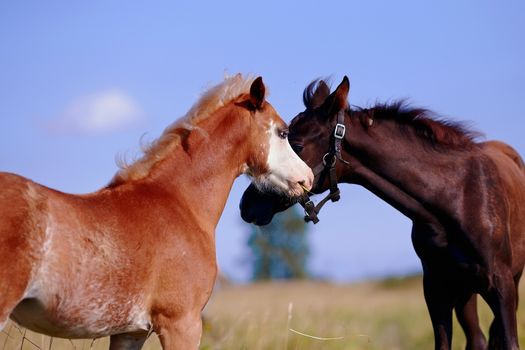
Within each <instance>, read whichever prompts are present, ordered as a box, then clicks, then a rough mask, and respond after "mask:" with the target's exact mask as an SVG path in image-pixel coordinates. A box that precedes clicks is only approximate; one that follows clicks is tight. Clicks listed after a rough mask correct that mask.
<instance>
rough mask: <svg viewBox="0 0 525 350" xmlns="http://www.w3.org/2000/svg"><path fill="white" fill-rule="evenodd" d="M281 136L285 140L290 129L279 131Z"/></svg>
mask: <svg viewBox="0 0 525 350" xmlns="http://www.w3.org/2000/svg"><path fill="white" fill-rule="evenodd" d="M279 137H280V138H282V139H283V140H286V139H287V138H288V130H281V131H279Z"/></svg>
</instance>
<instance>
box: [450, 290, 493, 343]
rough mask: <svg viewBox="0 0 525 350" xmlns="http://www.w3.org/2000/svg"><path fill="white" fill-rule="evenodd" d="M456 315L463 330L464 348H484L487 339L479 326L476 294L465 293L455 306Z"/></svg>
mask: <svg viewBox="0 0 525 350" xmlns="http://www.w3.org/2000/svg"><path fill="white" fill-rule="evenodd" d="M455 310H456V317H457V319H458V321H459V324H460V325H461V328H463V332H465V338H466V339H467V345H466V347H465V349H466V350H486V349H487V340H486V339H485V336H484V335H483V332H482V331H481V328H480V327H479V319H478V305H477V294H474V293H470V294H468V293H467V294H465V295H464V296H463V297H461V298H459V299H458V301H457V302H456V306H455Z"/></svg>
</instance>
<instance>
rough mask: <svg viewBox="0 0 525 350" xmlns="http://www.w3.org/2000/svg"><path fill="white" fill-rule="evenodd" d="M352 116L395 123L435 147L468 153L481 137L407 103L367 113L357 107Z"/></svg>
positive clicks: (401, 102)
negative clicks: (409, 129) (457, 149)
mask: <svg viewBox="0 0 525 350" xmlns="http://www.w3.org/2000/svg"><path fill="white" fill-rule="evenodd" d="M351 113H352V114H356V113H357V114H358V118H366V117H367V116H370V117H373V118H374V119H377V120H378V121H380V120H393V121H395V122H396V123H397V124H398V125H399V126H400V127H401V128H403V129H405V130H406V128H407V127H409V128H411V129H413V130H414V131H415V133H416V134H417V135H419V136H420V137H421V138H422V139H424V140H426V141H428V142H430V144H431V145H432V146H436V147H438V146H446V147H448V148H451V147H452V148H462V149H469V148H472V147H475V146H476V145H477V143H476V139H477V138H479V137H481V136H482V134H481V133H479V132H477V131H474V130H471V129H470V128H469V127H468V126H467V125H466V124H465V123H462V122H456V121H451V120H447V119H444V118H441V117H440V116H438V115H436V114H435V113H434V112H432V111H430V110H428V109H424V108H413V107H411V106H410V105H409V104H408V103H406V101H404V100H401V101H396V102H394V103H390V104H386V103H385V104H377V105H375V106H374V107H372V108H366V109H364V108H359V107H354V109H353V110H351ZM362 121H363V120H362ZM363 123H364V121H363Z"/></svg>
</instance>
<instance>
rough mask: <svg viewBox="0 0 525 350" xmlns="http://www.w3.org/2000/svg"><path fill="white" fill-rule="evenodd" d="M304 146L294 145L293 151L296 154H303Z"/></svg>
mask: <svg viewBox="0 0 525 350" xmlns="http://www.w3.org/2000/svg"><path fill="white" fill-rule="evenodd" d="M303 148H304V146H303V145H299V144H297V143H296V144H294V145H292V149H293V150H294V152H295V153H301V151H302V150H303Z"/></svg>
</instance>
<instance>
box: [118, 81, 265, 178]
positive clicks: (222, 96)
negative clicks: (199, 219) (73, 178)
mask: <svg viewBox="0 0 525 350" xmlns="http://www.w3.org/2000/svg"><path fill="white" fill-rule="evenodd" d="M254 80H255V78H254V77H252V76H248V77H246V78H244V77H243V76H242V75H241V74H240V73H239V74H236V75H234V76H231V77H226V78H225V79H224V81H223V82H222V83H220V84H218V85H215V86H213V87H211V88H210V89H208V90H207V91H206V92H204V93H203V94H202V96H201V98H200V99H199V100H198V101H197V102H196V103H195V104H194V105H193V106H192V107H191V108H190V110H189V111H188V112H187V113H186V115H184V116H183V117H181V118H180V119H178V120H177V121H175V122H174V123H172V124H171V125H169V126H168V127H167V128H166V129H164V132H163V133H162V135H161V136H160V137H159V138H158V139H157V140H155V141H153V142H151V143H150V144H149V145H148V146H146V147H143V150H142V152H143V156H142V157H141V158H139V159H138V160H136V161H134V162H133V163H131V164H128V163H127V162H126V161H125V160H117V165H118V167H119V168H120V170H119V171H118V172H117V174H116V175H115V177H114V178H113V180H111V182H110V184H109V186H116V185H118V184H121V183H124V182H126V181H129V180H137V179H141V178H144V177H146V176H147V175H148V174H149V171H150V170H151V168H152V167H153V166H154V165H155V164H156V163H157V162H159V161H161V160H163V159H164V158H165V157H166V156H167V155H168V154H169V153H171V151H173V150H174V149H175V148H176V147H177V146H178V145H180V143H181V140H182V139H183V137H186V136H187V135H188V134H189V133H190V132H191V131H193V130H201V131H203V130H202V129H200V128H199V127H198V126H197V123H198V122H200V121H202V120H205V119H207V118H209V117H210V116H211V115H213V114H214V113H215V112H216V111H217V110H218V109H219V108H221V107H223V106H225V105H227V104H228V103H230V102H231V101H233V100H234V99H236V98H237V97H238V96H239V95H241V94H244V93H249V91H250V86H251V84H252V83H253V81H254Z"/></svg>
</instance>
